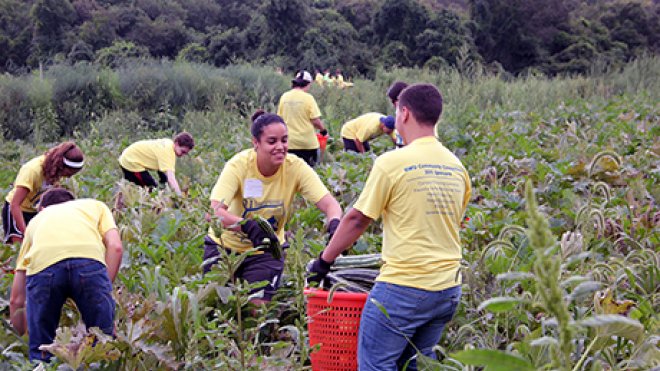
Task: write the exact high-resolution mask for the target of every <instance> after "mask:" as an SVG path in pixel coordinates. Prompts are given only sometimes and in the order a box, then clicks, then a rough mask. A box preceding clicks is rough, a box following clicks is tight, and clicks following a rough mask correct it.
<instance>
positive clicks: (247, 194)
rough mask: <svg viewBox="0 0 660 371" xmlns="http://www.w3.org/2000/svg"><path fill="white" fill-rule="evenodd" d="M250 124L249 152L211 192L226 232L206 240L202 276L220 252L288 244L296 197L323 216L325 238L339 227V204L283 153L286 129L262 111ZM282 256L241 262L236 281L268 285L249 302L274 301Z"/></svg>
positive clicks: (211, 233)
mask: <svg viewBox="0 0 660 371" xmlns="http://www.w3.org/2000/svg"><path fill="white" fill-rule="evenodd" d="M252 120H253V122H252V128H251V132H252V145H253V148H252V149H247V150H244V151H242V152H240V153H238V154H237V155H235V156H234V157H232V158H231V159H230V160H229V161H227V163H226V164H225V166H224V168H223V169H222V172H221V173H220V176H219V177H218V181H217V182H216V184H215V186H214V187H213V190H212V191H211V208H212V209H213V213H214V215H215V216H217V217H218V218H220V220H221V221H222V225H223V227H224V231H223V232H222V235H220V236H218V235H216V234H215V232H214V231H213V228H211V229H210V231H209V235H208V236H207V237H206V238H205V240H204V261H205V262H207V263H206V264H205V266H204V271H205V272H207V271H208V270H210V269H211V265H212V263H211V262H213V261H214V260H216V261H217V259H218V257H219V255H220V252H219V249H225V250H226V251H227V252H231V253H243V252H245V251H247V250H250V249H252V248H256V247H259V246H261V245H262V244H263V241H264V239H265V238H268V239H269V240H271V241H274V240H275V239H277V240H279V241H280V243H281V244H283V245H284V246H285V247H286V246H288V244H287V243H286V240H285V231H284V226H285V225H286V223H287V222H288V221H289V219H290V218H291V216H292V215H293V213H295V212H296V210H295V209H294V206H293V200H294V197H295V195H296V194H298V193H300V194H301V195H302V196H303V197H304V198H305V199H306V200H307V201H309V202H311V203H313V204H314V205H316V207H317V208H319V210H321V212H323V214H325V216H326V219H327V221H328V222H327V227H326V230H327V233H328V236H329V237H328V238H330V237H332V234H333V233H334V232H335V229H336V228H337V225H339V219H340V218H341V215H342V210H341V206H339V203H338V202H337V200H335V198H334V197H332V195H331V194H330V192H329V191H328V189H327V188H326V187H325V185H323V183H322V182H321V179H320V178H319V176H318V175H317V174H316V172H314V170H313V169H312V168H311V167H310V166H309V165H308V164H307V163H305V162H304V161H303V160H301V159H300V158H298V157H297V156H293V155H291V154H287V149H288V130H287V125H286V124H285V123H284V120H283V119H282V117H280V116H278V115H276V114H273V113H266V112H263V111H261V110H260V111H257V112H255V114H254V115H253V116H252ZM255 216H260V217H262V218H263V219H265V220H267V221H268V223H270V225H271V226H272V229H273V230H274V232H275V235H273V234H272V232H270V231H267V230H264V229H263V228H262V227H260V226H259V224H258V223H257V222H256V221H255V220H254V217H255ZM284 258H285V257H284V255H282V257H281V258H279V259H278V258H276V257H274V256H273V255H272V253H271V251H269V250H266V251H263V250H262V251H259V252H258V253H257V254H254V255H250V256H248V257H247V258H245V260H244V261H243V263H241V265H240V267H239V268H238V272H237V278H241V279H243V280H246V281H248V282H251V283H253V282H260V281H267V282H268V284H267V285H266V286H265V287H264V288H261V289H259V290H255V292H254V294H256V295H255V297H254V299H253V300H252V302H253V303H255V304H261V303H264V302H268V301H270V300H271V299H272V297H273V295H274V294H275V292H276V291H277V288H278V287H279V286H280V283H281V279H282V271H283V269H284Z"/></svg>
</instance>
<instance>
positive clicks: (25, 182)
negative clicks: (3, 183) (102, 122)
mask: <svg viewBox="0 0 660 371" xmlns="http://www.w3.org/2000/svg"><path fill="white" fill-rule="evenodd" d="M83 164H84V156H83V153H82V151H81V150H80V148H78V146H76V144H75V143H74V142H64V143H60V144H59V145H57V146H55V147H53V148H51V149H49V150H48V152H46V153H45V154H44V155H41V156H39V157H35V158H33V159H32V160H30V161H28V162H26V163H25V164H24V165H23V166H21V169H20V170H19V171H18V175H17V176H16V180H15V181H14V187H13V188H12V190H11V191H10V192H9V194H8V195H7V198H6V199H5V204H4V206H3V208H2V226H3V228H4V231H5V235H4V242H5V243H6V242H11V243H19V242H21V241H22V240H23V233H25V228H26V226H27V224H28V223H29V222H30V219H32V218H33V217H34V216H35V215H36V214H37V208H38V203H39V197H40V196H41V195H42V194H43V192H45V191H46V190H47V189H49V188H51V187H53V186H56V185H58V184H59V181H60V179H61V178H63V177H70V176H72V175H74V174H76V173H77V172H79V171H80V169H82V167H83Z"/></svg>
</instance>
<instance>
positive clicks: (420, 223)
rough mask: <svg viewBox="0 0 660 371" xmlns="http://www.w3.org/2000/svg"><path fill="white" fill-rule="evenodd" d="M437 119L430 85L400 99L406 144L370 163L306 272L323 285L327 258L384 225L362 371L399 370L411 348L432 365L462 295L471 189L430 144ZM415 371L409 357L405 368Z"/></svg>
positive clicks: (452, 161)
mask: <svg viewBox="0 0 660 371" xmlns="http://www.w3.org/2000/svg"><path fill="white" fill-rule="evenodd" d="M441 112H442V96H441V95H440V92H439V91H438V89H437V88H436V87H435V86H433V85H430V84H416V85H411V86H409V87H407V88H406V89H405V90H403V92H401V95H400V97H399V102H398V105H397V109H396V128H397V129H398V130H399V132H400V133H401V135H402V136H403V138H404V140H405V142H406V143H407V146H406V147H404V148H402V149H400V150H397V151H391V152H387V153H385V154H383V155H381V156H380V157H378V159H376V161H375V163H374V165H373V168H372V170H371V173H370V174H369V176H368V178H367V182H366V184H365V186H364V189H363V191H362V194H361V195H360V197H359V198H358V200H357V202H356V203H355V205H354V207H353V209H351V210H350V211H348V212H347V213H346V216H345V217H344V218H343V219H342V221H341V223H340V224H339V227H338V228H337V231H336V233H335V234H334V237H333V238H332V239H331V240H330V243H329V244H328V246H327V247H326V248H325V250H324V251H323V252H322V253H321V255H320V256H319V258H318V259H316V260H314V262H313V263H312V264H311V265H310V267H309V268H308V269H309V273H310V277H309V278H308V280H309V281H311V282H319V281H320V280H322V279H323V278H324V277H325V276H326V275H327V274H328V272H329V270H330V267H331V265H332V264H333V262H334V260H335V258H336V257H337V256H338V255H339V254H340V253H341V252H342V251H344V250H345V249H347V248H348V247H349V246H351V245H352V244H353V243H354V242H355V241H356V240H357V239H358V237H359V236H360V235H361V234H362V233H364V231H365V230H366V229H367V227H368V226H369V224H371V222H372V221H373V220H376V219H378V218H379V217H380V216H382V217H383V246H382V259H383V261H384V264H383V266H382V268H381V270H380V274H379V275H378V278H377V279H376V284H375V285H374V287H373V289H372V290H371V292H370V294H369V300H367V302H366V304H365V307H364V310H363V312H362V318H361V321H360V330H359V335H358V365H359V369H360V370H361V371H369V370H397V369H401V368H402V366H403V365H404V364H406V362H408V361H409V360H411V357H413V356H414V355H415V354H416V349H419V351H420V352H421V353H422V354H424V355H425V356H429V357H434V352H433V351H432V350H431V349H432V348H433V346H434V345H436V344H437V343H438V341H439V340H440V336H441V335H442V330H443V328H444V326H445V324H446V323H447V322H448V321H450V320H451V318H452V317H453V315H454V313H455V311H456V307H457V305H458V302H459V300H460V297H461V281H460V275H459V274H458V269H459V263H460V261H461V243H460V242H461V240H460V237H459V229H460V225H461V221H462V220H463V214H464V213H465V209H466V207H467V203H468V200H469V199H470V194H471V184H470V177H469V175H468V173H467V171H466V170H465V168H464V167H463V165H462V164H461V161H460V160H459V159H458V158H457V157H456V156H454V154H453V153H452V152H451V151H449V150H448V149H447V148H445V147H444V146H443V145H442V143H440V142H439V141H438V140H437V139H436V138H435V136H434V126H435V124H436V122H437V121H438V118H439V117H440V113H441ZM373 300H376V301H377V302H378V303H380V304H381V305H382V306H383V307H384V308H385V310H386V311H387V315H385V314H384V313H383V312H381V310H380V309H379V308H378V306H377V305H376V304H374V302H373ZM408 341H412V343H413V344H414V346H411V344H409V343H408ZM416 366H417V365H416V360H415V359H414V358H413V359H412V360H411V361H410V363H409V368H408V369H411V370H415V369H417V367H416Z"/></svg>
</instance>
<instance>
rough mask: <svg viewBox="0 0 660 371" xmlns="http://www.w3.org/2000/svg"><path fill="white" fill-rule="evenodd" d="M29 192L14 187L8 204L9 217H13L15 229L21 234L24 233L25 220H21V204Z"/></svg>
mask: <svg viewBox="0 0 660 371" xmlns="http://www.w3.org/2000/svg"><path fill="white" fill-rule="evenodd" d="M29 192H30V190H29V189H27V188H25V187H16V191H15V192H14V198H12V199H11V203H10V204H9V211H10V212H11V216H13V217H14V220H15V221H16V227H17V228H18V230H19V231H21V232H22V233H25V219H23V210H21V203H22V202H23V200H25V197H27V195H28V193H29ZM19 242H20V241H19Z"/></svg>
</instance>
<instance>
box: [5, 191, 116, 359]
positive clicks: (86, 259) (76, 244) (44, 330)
mask: <svg viewBox="0 0 660 371" xmlns="http://www.w3.org/2000/svg"><path fill="white" fill-rule="evenodd" d="M121 256H122V243H121V239H120V237H119V231H118V230H117V225H116V224H115V221H114V219H113V218H112V214H111V213H110V209H109V208H108V207H107V206H106V205H105V204H104V203H102V202H100V201H97V200H93V199H80V200H74V197H73V195H72V194H71V193H70V192H69V191H67V190H65V189H63V188H53V189H50V190H48V191H46V192H45V193H44V194H43V196H42V198H41V204H40V206H39V213H38V214H37V216H35V217H34V219H32V222H31V223H30V224H29V225H28V227H27V230H26V231H25V239H24V240H23V244H22V246H21V250H20V252H19V255H18V260H17V263H16V273H15V275H14V282H13V285H12V290H11V299H10V306H9V310H10V317H11V323H12V325H13V326H14V328H15V329H16V331H17V332H18V333H19V334H21V335H22V334H24V333H25V328H26V324H27V329H28V334H29V347H30V360H31V361H35V360H41V361H48V360H49V359H50V357H51V354H50V353H48V352H46V351H42V350H39V347H40V346H41V345H47V344H51V343H52V342H53V339H55V331H56V329H57V326H58V325H59V320H60V314H61V312H62V306H63V305H64V302H65V301H66V299H67V298H72V299H73V301H74V302H75V303H76V307H78V310H79V311H80V315H81V317H82V320H83V322H84V323H85V325H86V326H87V328H90V327H98V328H100V329H101V331H103V332H104V333H106V334H108V335H112V333H113V329H114V324H113V321H114V313H115V302H114V300H113V298H112V282H113V281H114V279H115V277H116V276H117V271H118V270H119V265H120V263H121ZM26 297H27V316H26V310H25V309H26V308H25V303H26Z"/></svg>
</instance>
